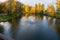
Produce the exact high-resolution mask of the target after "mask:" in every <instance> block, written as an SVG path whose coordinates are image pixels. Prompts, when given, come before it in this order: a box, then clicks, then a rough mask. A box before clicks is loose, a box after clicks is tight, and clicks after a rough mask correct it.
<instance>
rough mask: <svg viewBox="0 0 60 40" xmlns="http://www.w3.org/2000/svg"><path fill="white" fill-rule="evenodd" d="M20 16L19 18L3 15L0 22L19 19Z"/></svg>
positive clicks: (18, 15)
mask: <svg viewBox="0 0 60 40" xmlns="http://www.w3.org/2000/svg"><path fill="white" fill-rule="evenodd" d="M20 16H21V15H20V14H12V15H3V16H0V22H2V21H7V20H11V19H14V18H16V17H20Z"/></svg>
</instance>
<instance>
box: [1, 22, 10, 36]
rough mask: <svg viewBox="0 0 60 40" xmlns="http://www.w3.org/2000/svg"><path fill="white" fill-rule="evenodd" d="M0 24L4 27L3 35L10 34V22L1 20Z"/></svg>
mask: <svg viewBox="0 0 60 40" xmlns="http://www.w3.org/2000/svg"><path fill="white" fill-rule="evenodd" d="M0 25H1V26H2V27H3V29H4V32H3V33H4V35H6V36H10V30H11V29H10V27H11V24H10V23H9V22H1V23H0Z"/></svg>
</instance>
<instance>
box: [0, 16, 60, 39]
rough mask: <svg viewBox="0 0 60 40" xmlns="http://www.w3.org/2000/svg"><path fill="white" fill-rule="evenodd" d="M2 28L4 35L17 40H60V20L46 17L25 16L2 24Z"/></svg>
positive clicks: (0, 24)
mask: <svg viewBox="0 0 60 40" xmlns="http://www.w3.org/2000/svg"><path fill="white" fill-rule="evenodd" d="M0 26H1V27H3V29H2V30H3V31H1V32H3V34H4V35H7V36H10V37H12V38H14V39H15V40H58V35H59V34H60V21H59V19H55V18H51V17H46V16H39V17H38V16H36V17H33V16H28V17H26V16H23V17H22V18H21V19H20V18H19V19H18V20H17V19H12V20H11V21H9V22H8V21H7V22H0ZM0 30H1V29H0Z"/></svg>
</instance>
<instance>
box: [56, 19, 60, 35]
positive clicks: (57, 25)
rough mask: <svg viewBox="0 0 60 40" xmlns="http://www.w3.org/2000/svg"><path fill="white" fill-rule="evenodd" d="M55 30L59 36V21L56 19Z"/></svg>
mask: <svg viewBox="0 0 60 40" xmlns="http://www.w3.org/2000/svg"><path fill="white" fill-rule="evenodd" d="M55 29H56V32H57V34H58V35H60V21H59V19H56V24H55Z"/></svg>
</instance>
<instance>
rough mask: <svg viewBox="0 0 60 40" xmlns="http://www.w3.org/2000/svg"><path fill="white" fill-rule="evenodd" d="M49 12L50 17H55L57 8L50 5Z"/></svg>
mask: <svg viewBox="0 0 60 40" xmlns="http://www.w3.org/2000/svg"><path fill="white" fill-rule="evenodd" d="M47 12H48V15H50V16H54V13H55V8H54V6H53V5H48V7H47Z"/></svg>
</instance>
